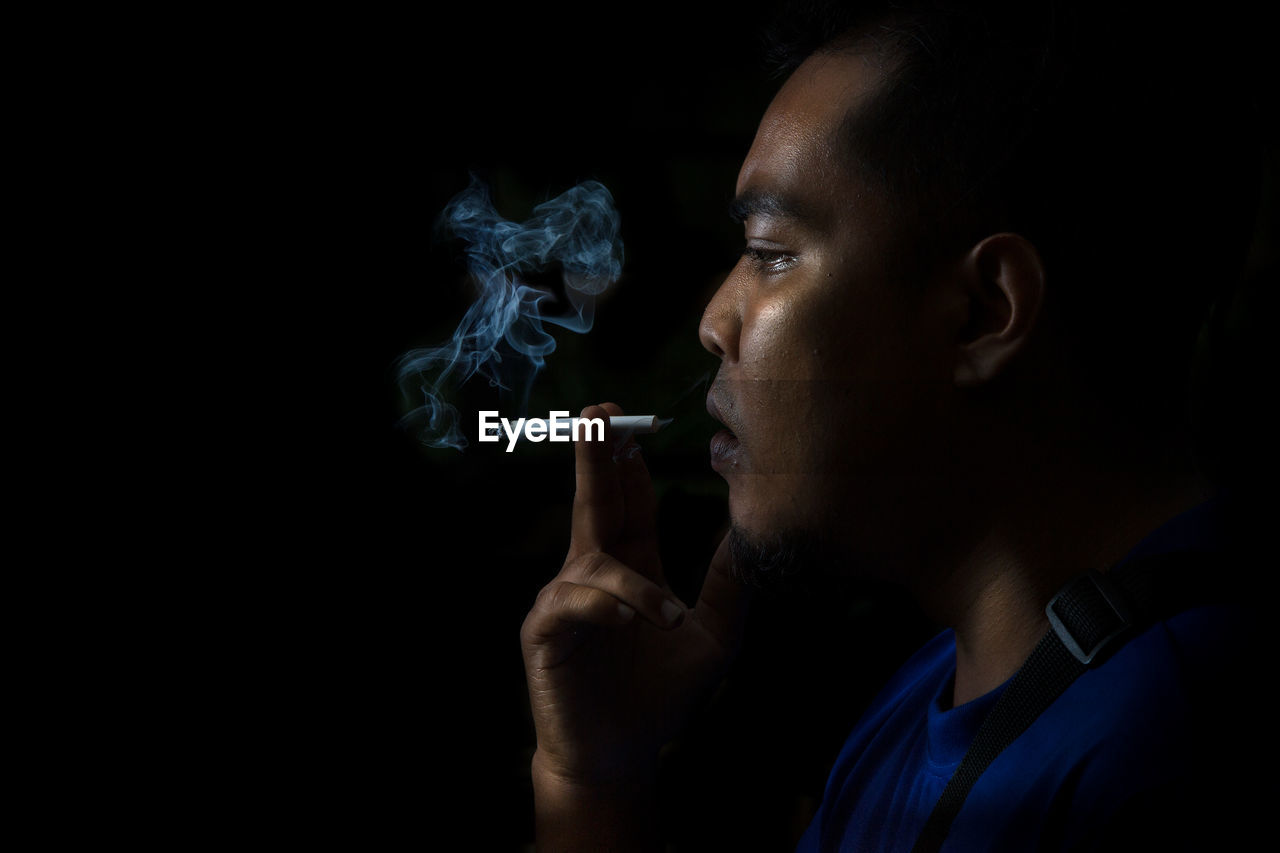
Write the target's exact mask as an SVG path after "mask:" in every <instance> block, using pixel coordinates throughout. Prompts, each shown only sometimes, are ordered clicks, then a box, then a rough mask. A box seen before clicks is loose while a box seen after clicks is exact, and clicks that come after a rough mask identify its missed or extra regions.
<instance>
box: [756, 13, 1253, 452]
mask: <svg viewBox="0 0 1280 853" xmlns="http://www.w3.org/2000/svg"><path fill="white" fill-rule="evenodd" d="M1244 30H1247V26H1246V25H1243V24H1242V23H1241V22H1240V20H1239V19H1237V18H1233V17H1232V16H1231V15H1230V14H1229V13H1228V12H1227V11H1226V10H1225V9H1223V8H1222V7H1219V9H1218V10H1217V11H1215V13H1214V15H1213V16H1212V17H1208V16H1204V15H1202V16H1199V17H1197V16H1194V15H1193V14H1191V13H1190V12H1182V13H1177V12H1174V11H1172V10H1171V9H1170V8H1168V7H1165V8H1163V9H1159V11H1147V12H1143V13H1137V12H1134V11H1132V10H1127V9H1124V8H1122V7H1120V6H1119V5H1117V4H1114V3H1113V4H1098V3H1080V2H1076V3H1066V2H1061V3H1059V2H1046V1H1045V0H1017V2H1008V0H1003V2H1002V0H989V2H972V1H971V2H944V0H932V2H912V1H911V0H898V2H866V3H860V4H858V3H844V4H840V3H821V2H806V3H801V4H794V5H792V6H791V7H789V8H788V9H787V11H786V12H785V13H784V14H783V15H782V16H781V17H780V18H779V19H778V22H777V23H776V24H775V25H774V27H773V29H772V32H771V35H770V39H769V49H768V52H769V56H770V58H771V60H772V61H773V62H774V63H775V65H776V66H777V67H778V68H779V69H780V70H782V71H790V70H793V69H794V68H796V67H798V66H799V64H800V63H801V62H803V60H804V59H805V58H807V57H808V56H809V55H811V54H813V53H814V52H819V51H823V52H826V51H858V52H862V53H867V54H870V55H872V56H875V57H878V58H879V59H880V61H883V62H884V63H886V68H887V70H888V71H889V74H888V77H887V79H886V82H885V84H884V85H883V86H881V88H880V89H879V90H878V91H877V92H876V94H875V96H874V97H873V98H872V99H871V101H870V102H869V103H867V104H865V105H864V106H863V107H860V108H859V109H858V110H856V111H855V113H854V114H853V115H851V116H850V117H849V119H848V120H847V121H846V123H845V129H844V134H845V137H846V140H845V142H846V145H845V146H844V147H845V150H846V151H847V153H848V154H849V156H850V158H851V162H852V163H853V164H854V165H855V167H856V168H857V169H858V170H859V171H860V173H861V174H862V175H864V176H865V177H866V178H868V179H869V180H871V181H872V182H873V185H877V186H879V187H880V188H882V189H883V190H884V191H885V192H886V194H887V195H886V198H887V199H888V200H889V202H890V204H891V209H892V210H893V211H894V212H895V215H897V216H900V217H901V219H900V221H901V222H902V223H904V224H905V225H907V226H908V228H907V233H908V234H909V235H910V238H911V240H912V241H913V248H914V250H916V251H919V252H924V253H943V252H947V251H949V250H959V249H962V248H963V247H965V246H968V245H972V243H973V242H976V240H978V239H981V237H982V236H985V235H986V234H989V233H995V232H996V231H1013V232H1017V233H1020V234H1022V235H1023V236H1025V237H1026V238H1027V239H1029V240H1030V241H1031V242H1032V243H1034V244H1035V245H1036V247H1037V248H1038V249H1039V251H1040V253H1041V256H1042V257H1043V259H1044V261H1045V265H1046V270H1047V273H1048V276H1049V281H1050V288H1049V295H1048V301H1047V303H1046V311H1045V313H1046V319H1047V322H1048V323H1049V325H1050V328H1051V329H1052V331H1053V334H1054V337H1055V340H1057V341H1058V344H1059V346H1060V347H1061V348H1062V349H1061V352H1062V354H1063V355H1064V356H1065V357H1067V358H1070V359H1072V360H1073V361H1074V362H1075V363H1076V365H1077V367H1078V369H1079V371H1080V373H1081V375H1083V376H1084V377H1086V378H1087V379H1088V381H1089V383H1090V386H1091V387H1093V388H1094V389H1095V390H1096V391H1097V394H1098V396H1099V398H1100V399H1102V400H1103V401H1105V402H1106V403H1107V404H1108V405H1109V406H1110V407H1111V408H1112V409H1113V410H1114V411H1116V412H1118V413H1119V414H1121V415H1123V416H1125V417H1127V418H1129V419H1131V420H1133V421H1135V422H1139V423H1141V424H1142V425H1143V426H1150V427H1160V426H1169V425H1173V424H1180V423H1181V422H1182V420H1183V417H1184V415H1185V413H1186V401H1187V397H1186V394H1187V387H1188V386H1187V383H1188V381H1189V375H1190V364H1191V357H1192V354H1193V351H1194V349H1195V344H1196V340H1197V336H1198V334H1199V332H1200V330H1201V327H1202V324H1203V322H1204V320H1205V318H1206V317H1207V315H1208V312H1209V310H1210V308H1211V306H1212V305H1213V304H1214V303H1215V301H1216V300H1218V299H1219V298H1220V297H1222V296H1223V293H1224V289H1226V288H1230V287H1232V286H1234V285H1235V284H1236V283H1237V281H1238V280H1239V278H1240V276H1241V275H1242V272H1243V266H1244V261H1245V257H1246V254H1247V249H1248V246H1249V240H1250V237H1251V235H1252V233H1253V223H1254V217H1255V213H1256V211H1257V205H1258V194H1259V189H1260V184H1261V177H1260V176H1261V167H1260V153H1259V152H1260V144H1259V142H1258V140H1257V132H1256V125H1255V122H1256V108H1255V104H1254V100H1253V98H1252V95H1251V92H1250V84H1251V83H1252V82H1253V80H1254V79H1255V78H1254V77H1253V75H1252V74H1251V73H1250V69H1249V68H1248V67H1247V66H1246V65H1244V64H1242V62H1241V61H1240V60H1242V59H1245V60H1247V59H1249V58H1251V56H1252V54H1253V50H1252V47H1251V46H1250V45H1249V44H1248V38H1247V33H1246V32H1243V31H1244Z"/></svg>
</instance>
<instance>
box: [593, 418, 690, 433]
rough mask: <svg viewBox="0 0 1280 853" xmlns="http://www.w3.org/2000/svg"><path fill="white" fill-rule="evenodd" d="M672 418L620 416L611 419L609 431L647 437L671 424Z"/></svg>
mask: <svg viewBox="0 0 1280 853" xmlns="http://www.w3.org/2000/svg"><path fill="white" fill-rule="evenodd" d="M573 420H574V421H575V422H577V421H581V420H582V418H574V419H573ZM672 420H673V419H672V418H660V417H658V416H657V415H620V416H619V417H610V418H609V429H611V430H613V431H614V432H621V431H622V430H626V431H628V432H630V433H633V434H639V435H647V434H649V433H651V432H657V431H658V430H660V429H662V428H663V427H664V426H666V425H667V424H669V423H671V421H672Z"/></svg>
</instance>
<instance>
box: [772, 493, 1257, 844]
mask: <svg viewBox="0 0 1280 853" xmlns="http://www.w3.org/2000/svg"><path fill="white" fill-rule="evenodd" d="M1221 503H1222V499H1221V498H1218V499H1215V500H1212V501H1209V502H1208V503H1206V504H1202V505H1201V506H1199V507H1196V508H1194V509H1192V510H1189V511H1187V512H1185V513H1183V514H1182V515H1180V516H1178V517H1177V518H1175V519H1173V520H1171V521H1170V522H1168V523H1167V524H1165V525H1164V526H1162V527H1161V528H1160V529H1158V530H1157V531H1155V532H1154V533H1152V534H1151V535H1150V536H1148V537H1147V538H1146V539H1144V540H1143V542H1142V543H1141V544H1140V545H1138V546H1137V547H1136V548H1134V549H1133V550H1132V551H1131V552H1130V553H1129V555H1128V556H1127V557H1126V560H1129V559H1133V558H1135V557H1137V556H1142V555H1149V554H1150V555H1154V554H1158V553H1164V552H1169V551H1175V550H1187V549H1193V550H1207V551H1216V550H1220V548H1221V545H1222V535H1223V534H1222V518H1221V515H1220V513H1221V506H1220V505H1221ZM1245 627H1246V626H1245V623H1244V621H1243V620H1242V619H1241V618H1240V614H1239V611H1238V610H1236V609H1235V608H1233V607H1228V606H1225V605H1224V606H1206V607H1199V608H1195V609H1193V610H1189V611H1187V612H1185V613H1182V614H1179V615H1177V616H1175V617H1173V618H1171V619H1168V620H1167V621H1164V622H1161V623H1158V624H1156V625H1154V626H1152V627H1151V628H1150V629H1148V630H1146V631H1145V632H1143V633H1142V634H1140V635H1139V636H1137V637H1134V638H1133V639H1131V640H1130V641H1129V642H1128V643H1126V644H1125V645H1124V646H1123V647H1122V648H1120V649H1119V650H1118V651H1117V652H1116V653H1115V654H1114V655H1113V656H1112V657H1111V658H1110V659H1108V660H1107V661H1105V662H1104V663H1103V664H1102V665H1101V666H1099V667H1096V668H1094V669H1091V670H1090V671H1088V672H1086V673H1085V674H1084V675H1082V676H1081V677H1080V678H1078V679H1077V680H1076V681H1075V682H1073V683H1072V685H1071V686H1070V687H1069V688H1068V689H1067V690H1066V691H1065V692H1064V693H1063V694H1062V695H1061V696H1060V697H1059V698H1058V699H1057V700H1056V701H1055V702H1054V703H1053V704H1052V705H1051V706H1050V707H1049V708H1048V709H1046V710H1045V712H1044V713H1043V714H1041V715H1040V717H1039V718H1038V719H1037V720H1036V721H1035V722H1034V723H1033V724H1032V725H1031V727H1030V728H1029V729H1027V731H1025V732H1024V733H1023V734H1022V735H1021V736H1020V737H1018V738H1017V739H1016V740H1015V741H1014V742H1013V743H1011V744H1010V745H1009V746H1008V747H1007V748H1006V749H1005V750H1004V751H1003V752H1002V753H1001V754H1000V755H999V756H998V757H997V758H996V759H995V761H994V762H992V764H991V765H990V767H988V768H987V770H986V772H984V773H983V774H982V776H981V777H980V778H979V780H978V782H977V784H976V785H974V787H973V789H972V791H971V792H970V793H969V796H968V798H967V799H966V800H965V803H964V806H963V807H962V808H961V810H960V813H959V814H958V816H957V817H956V820H955V822H954V823H953V824H952V827H951V831H950V834H949V835H948V836H947V841H946V843H945V844H944V846H943V848H942V849H943V850H944V851H971V850H1001V851H1034V850H1039V849H1045V848H1046V847H1047V848H1048V849H1064V850H1066V849H1072V848H1073V847H1078V846H1080V845H1082V844H1083V845H1085V846H1090V845H1092V844H1093V839H1096V838H1098V837H1101V836H1104V835H1105V833H1106V831H1107V827H1108V826H1109V825H1111V824H1112V822H1113V821H1114V820H1115V819H1116V815H1117V813H1119V812H1120V810H1121V809H1123V808H1124V807H1125V806H1126V804H1128V803H1133V802H1141V801H1142V799H1143V797H1144V796H1146V795H1147V794H1148V793H1149V792H1160V791H1162V790H1164V789H1166V788H1167V787H1168V785H1169V781H1170V780H1171V779H1177V778H1179V777H1180V776H1182V775H1183V774H1185V773H1186V772H1187V767H1188V750H1189V749H1191V748H1192V747H1189V746H1188V743H1189V738H1190V734H1191V733H1192V732H1196V731H1199V729H1198V726H1200V725H1201V722H1202V718H1203V712H1204V711H1205V709H1206V708H1211V707H1212V706H1213V697H1215V696H1216V695H1218V693H1219V692H1221V691H1222V689H1223V685H1222V684H1221V681H1222V678H1223V677H1224V673H1225V672H1226V671H1227V670H1226V669H1225V668H1223V667H1222V666H1220V665H1219V664H1220V662H1221V661H1222V660H1231V659H1232V656H1233V655H1235V654H1236V651H1237V650H1238V649H1239V648H1240V647H1241V645H1242V644H1247V643H1249V642H1250V641H1251V637H1250V636H1249V635H1248V633H1247V630H1244V629H1245ZM954 677H955V636H954V634H953V633H952V632H951V631H945V632H943V633H942V634H939V635H938V636H937V637H935V638H934V639H933V640H932V641H931V642H929V643H928V644H927V645H926V646H925V647H924V648H923V649H921V650H920V651H919V652H917V653H916V654H915V656H914V657H912V659H911V660H910V661H908V662H907V663H906V664H905V665H904V666H903V667H902V668H901V669H900V670H899V671H898V672H897V673H896V675H895V676H894V677H893V679H892V680H891V681H890V682H889V684H888V685H887V686H886V687H885V689H884V690H883V691H882V692H881V693H880V695H879V696H878V697H877V698H876V699H875V700H874V701H873V702H872V704H871V706H870V707H869V709H868V710H867V711H866V713H865V714H864V715H863V717H862V719H861V720H860V721H859V723H858V725H857V727H856V728H855V729H854V731H853V733H852V734H851V735H850V736H849V738H848V740H847V741H846V742H845V745H844V747H843V749H842V750H841V751H840V755H839V757H838V758H837V759H836V762H835V766H834V768H833V770H832V772H831V775H830V777H829V778H828V781H827V787H826V792H825V794H824V796H823V802H822V805H821V807H820V808H819V810H818V813H817V815H816V816H815V817H814V819H813V821H812V822H811V823H810V825H809V828H808V830H807V831H806V832H805V834H804V837H803V838H802V839H801V841H800V844H799V847H798V848H797V849H798V850H800V851H818V850H823V851H827V850H839V851H863V850H867V851H871V850H874V851H904V852H905V851H910V850H911V848H912V846H913V845H914V844H915V841H916V839H917V837H918V836H919V834H920V831H921V829H922V827H923V826H924V823H925V821H926V819H927V818H928V816H929V813H930V812H931V811H932V809H933V806H934V804H935V803H936V802H937V801H938V799H939V797H941V795H942V791H943V789H944V788H945V787H946V784H947V781H948V780H949V779H950V778H951V775H952V773H954V772H955V770H956V768H957V767H958V766H959V765H960V761H961V759H962V758H963V757H964V754H965V751H966V750H967V749H968V747H969V743H970V741H971V740H972V739H973V737H974V735H975V734H976V732H977V730H978V727H979V726H980V725H981V724H982V721H983V718H984V716H985V715H986V713H987V712H988V711H989V710H990V709H991V707H992V706H993V705H994V703H995V701H996V699H997V698H998V697H999V695H1000V693H1001V692H1002V691H1003V689H1004V686H1005V685H1002V686H1001V687H999V688H997V689H995V690H993V691H991V692H990V693H988V694H986V695H984V696H981V697H979V698H977V699H975V700H973V701H971V702H968V703H966V704H964V705H961V706H959V707H951V692H952V685H953V680H954ZM1006 684H1007V682H1006ZM1159 809H1160V801H1159V799H1158V798H1156V799H1154V801H1153V805H1152V809H1151V812H1152V813H1153V814H1156V815H1159Z"/></svg>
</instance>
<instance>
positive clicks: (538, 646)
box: [520, 581, 636, 667]
mask: <svg viewBox="0 0 1280 853" xmlns="http://www.w3.org/2000/svg"><path fill="white" fill-rule="evenodd" d="M635 616H636V611H635V609H634V608H633V607H630V606H629V605H626V604H624V603H622V602H621V601H618V599H616V598H614V597H613V596H612V595H610V594H609V593H607V592H605V591H604V590H602V589H596V588H595V587H590V586H582V585H579V584H575V583H570V582H569V581H554V582H552V583H550V584H548V585H547V586H546V587H544V588H543V590H542V592H541V593H539V594H538V600H537V602H536V603H535V604H534V606H533V609H531V610H530V611H529V615H528V616H526V617H525V620H524V625H522V626H521V628H520V644H521V647H522V648H523V649H524V653H525V657H526V661H530V662H533V663H536V664H537V666H539V667H554V666H556V665H557V664H559V663H561V662H563V661H564V660H565V659H566V658H567V657H568V656H569V654H570V653H571V652H572V651H573V650H574V649H575V648H577V647H578V646H579V645H580V644H581V643H582V642H583V640H584V639H585V638H586V637H589V636H590V635H591V634H592V633H593V632H592V631H583V630H582V628H584V627H587V628H620V627H622V626H624V625H626V624H628V623H629V622H631V621H632V620H633V619H635Z"/></svg>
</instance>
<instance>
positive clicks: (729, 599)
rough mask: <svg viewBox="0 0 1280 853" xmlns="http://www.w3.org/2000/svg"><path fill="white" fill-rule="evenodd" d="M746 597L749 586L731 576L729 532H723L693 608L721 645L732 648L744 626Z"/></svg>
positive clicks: (748, 595)
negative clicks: (723, 534)
mask: <svg viewBox="0 0 1280 853" xmlns="http://www.w3.org/2000/svg"><path fill="white" fill-rule="evenodd" d="M750 598H751V594H750V590H748V589H747V588H746V587H744V586H743V585H742V584H740V583H738V581H737V580H735V579H734V577H733V553H732V551H731V550H730V548H729V534H725V537H724V538H723V539H721V540H720V547H718V548H717V549H716V553H715V556H713V557H712V558H711V565H710V567H709V568H708V569H707V579H706V580H705V581H703V582H702V592H701V593H699V595H698V604H697V606H696V607H695V608H694V612H695V613H696V614H697V618H698V621H699V622H701V623H702V624H703V625H705V626H707V630H708V631H709V632H710V633H711V634H712V636H714V637H715V638H716V639H717V640H718V641H719V642H720V644H721V645H722V646H724V647H725V649H728V650H732V651H736V650H737V647H738V643H739V641H740V640H741V639H742V633H743V630H744V628H745V627H746V621H747V605H748V604H749V603H750Z"/></svg>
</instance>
